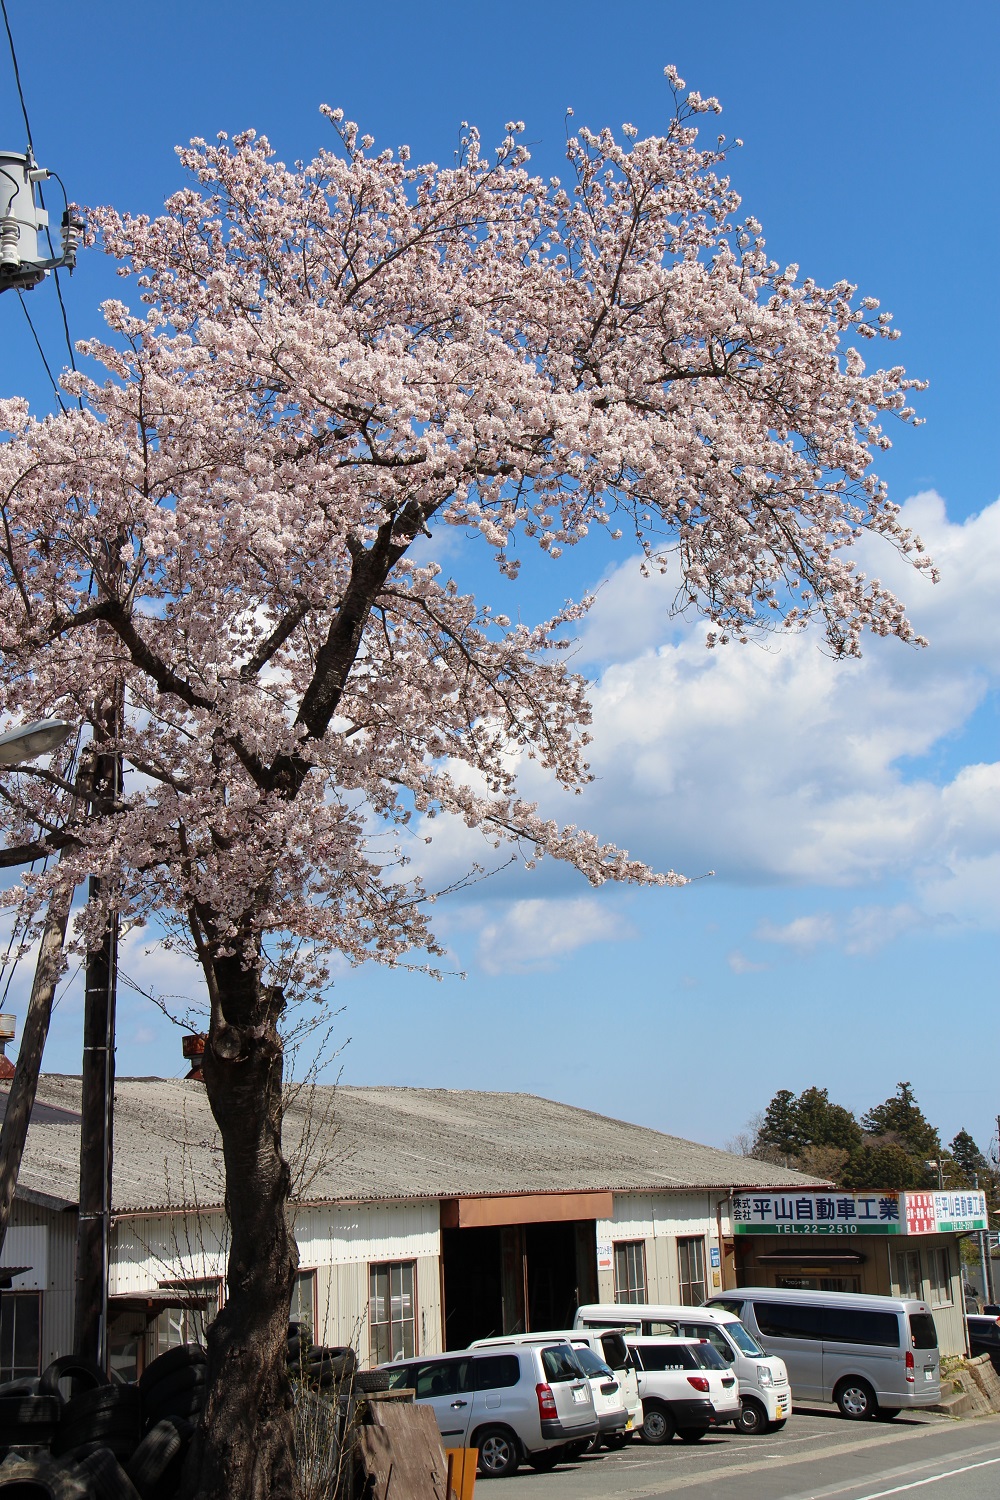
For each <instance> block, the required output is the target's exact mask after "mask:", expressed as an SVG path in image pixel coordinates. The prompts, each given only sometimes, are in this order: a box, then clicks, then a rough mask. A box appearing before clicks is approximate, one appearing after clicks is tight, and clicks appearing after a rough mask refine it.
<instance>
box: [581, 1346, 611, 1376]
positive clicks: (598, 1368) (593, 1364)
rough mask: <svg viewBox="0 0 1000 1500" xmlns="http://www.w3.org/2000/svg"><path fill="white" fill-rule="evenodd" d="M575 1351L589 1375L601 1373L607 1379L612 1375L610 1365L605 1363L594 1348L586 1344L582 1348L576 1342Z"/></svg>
mask: <svg viewBox="0 0 1000 1500" xmlns="http://www.w3.org/2000/svg"><path fill="white" fill-rule="evenodd" d="M573 1353H574V1354H575V1355H576V1357H577V1359H578V1360H579V1361H580V1363H581V1365H582V1366H583V1368H584V1370H585V1371H586V1372H587V1374H588V1375H601V1376H603V1377H604V1379H605V1380H607V1379H608V1378H609V1377H610V1375H611V1371H610V1370H609V1369H608V1366H607V1365H606V1364H605V1363H604V1361H603V1359H602V1358H601V1356H600V1355H599V1354H595V1353H594V1351H593V1349H591V1348H589V1347H588V1346H587V1345H586V1344H585V1345H584V1347H583V1348H582V1349H581V1348H580V1346H579V1344H574V1346H573Z"/></svg>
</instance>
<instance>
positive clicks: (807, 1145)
mask: <svg viewBox="0 0 1000 1500" xmlns="http://www.w3.org/2000/svg"><path fill="white" fill-rule="evenodd" d="M751 1154H752V1155H754V1156H758V1157H761V1158H762V1159H763V1160H764V1161H770V1162H774V1163H777V1164H779V1165H781V1166H787V1167H794V1168H796V1169H798V1170H799V1171H802V1172H805V1173H807V1174H808V1175H809V1176H810V1177H816V1178H824V1179H827V1180H829V1181H831V1182H835V1183H837V1184H838V1186H841V1187H845V1188H868V1187H877V1188H895V1189H903V1188H911V1189H912V1188H928V1187H934V1186H936V1185H937V1180H938V1179H937V1167H936V1166H934V1167H928V1165H927V1163H928V1161H934V1162H936V1161H937V1160H938V1159H941V1160H945V1159H946V1158H947V1153H944V1154H942V1147H941V1141H940V1137H939V1135H938V1132H937V1131H936V1130H935V1129H934V1127H933V1125H931V1124H930V1122H929V1121H928V1120H927V1118H926V1117H925V1115H924V1114H923V1112H922V1110H921V1109H920V1106H919V1105H918V1104H917V1101H916V1099H915V1097H914V1094H913V1088H912V1086H911V1085H910V1084H909V1083H900V1084H899V1085H898V1086H897V1089H896V1093H895V1094H893V1095H892V1097H891V1098H889V1099H886V1100H885V1102H884V1103H883V1104H877V1105H875V1107H874V1108H873V1109H870V1110H868V1112H867V1113H866V1114H864V1115H862V1117H861V1120H860V1122H859V1121H858V1120H857V1119H856V1118H855V1116H854V1115H853V1114H852V1112H851V1111H850V1110H849V1109H845V1108H844V1107H843V1105H840V1104H834V1103H832V1102H831V1100H830V1095H829V1092H828V1091H827V1090H826V1089H821V1088H817V1087H812V1088H807V1089H803V1090H802V1093H801V1094H798V1095H796V1094H794V1093H792V1091H791V1089H779V1090H778V1092H777V1093H776V1094H775V1095H774V1098H773V1099H772V1100H771V1102H770V1104H769V1105H768V1106H767V1108H766V1109H765V1111H764V1113H763V1115H762V1116H761V1117H760V1123H759V1125H758V1128H757V1133H756V1136H755V1138H754V1142H753V1147H752V1152H751ZM952 1155H953V1158H954V1171H955V1172H957V1173H959V1174H960V1176H961V1180H959V1178H958V1177H956V1180H955V1182H954V1185H955V1186H971V1184H972V1175H971V1174H972V1173H973V1172H979V1174H980V1181H981V1182H982V1181H983V1173H984V1172H985V1171H988V1170H989V1167H988V1163H987V1162H986V1160H985V1158H984V1157H983V1156H982V1153H981V1152H980V1151H979V1148H978V1147H977V1146H976V1143H975V1141H974V1140H973V1139H972V1137H971V1136H969V1135H968V1133H967V1132H965V1131H962V1132H960V1134H959V1136H956V1137H955V1141H954V1142H952ZM947 1159H948V1161H949V1163H950V1162H951V1158H947ZM948 1180H949V1181H950V1178H949V1179H948ZM994 1188H1000V1179H997V1180H996V1181H995V1182H994Z"/></svg>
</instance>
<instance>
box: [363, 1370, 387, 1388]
mask: <svg viewBox="0 0 1000 1500" xmlns="http://www.w3.org/2000/svg"><path fill="white" fill-rule="evenodd" d="M391 1378H392V1377H391V1374H390V1372H389V1371H388V1370H356V1371H355V1372H354V1384H355V1387H356V1389H357V1390H359V1391H387V1390H388V1389H389V1384H390V1380H391Z"/></svg>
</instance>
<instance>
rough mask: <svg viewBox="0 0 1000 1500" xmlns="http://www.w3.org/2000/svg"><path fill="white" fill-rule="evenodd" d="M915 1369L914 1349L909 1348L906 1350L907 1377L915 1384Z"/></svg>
mask: <svg viewBox="0 0 1000 1500" xmlns="http://www.w3.org/2000/svg"><path fill="white" fill-rule="evenodd" d="M913 1370H914V1364H913V1350H912V1349H907V1351H906V1378H907V1380H908V1381H909V1382H910V1384H911V1385H912V1384H913V1382H914V1379H915V1376H914V1374H913Z"/></svg>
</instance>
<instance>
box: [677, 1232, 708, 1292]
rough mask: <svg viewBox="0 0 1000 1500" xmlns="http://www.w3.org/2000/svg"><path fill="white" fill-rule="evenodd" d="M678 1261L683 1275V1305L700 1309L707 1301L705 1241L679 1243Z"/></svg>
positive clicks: (693, 1240)
mask: <svg viewBox="0 0 1000 1500" xmlns="http://www.w3.org/2000/svg"><path fill="white" fill-rule="evenodd" d="M677 1261H678V1265H679V1267H680V1273H681V1303H682V1304H683V1306H684V1307H700V1306H701V1304H702V1303H703V1302H704V1300H705V1241H704V1240H703V1239H689V1240H678V1241H677Z"/></svg>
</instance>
